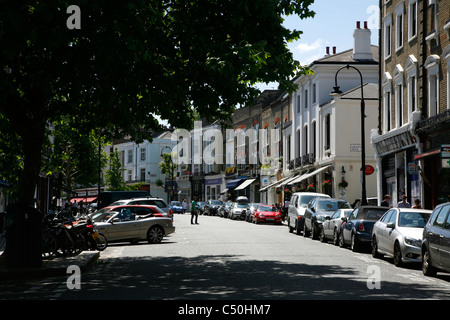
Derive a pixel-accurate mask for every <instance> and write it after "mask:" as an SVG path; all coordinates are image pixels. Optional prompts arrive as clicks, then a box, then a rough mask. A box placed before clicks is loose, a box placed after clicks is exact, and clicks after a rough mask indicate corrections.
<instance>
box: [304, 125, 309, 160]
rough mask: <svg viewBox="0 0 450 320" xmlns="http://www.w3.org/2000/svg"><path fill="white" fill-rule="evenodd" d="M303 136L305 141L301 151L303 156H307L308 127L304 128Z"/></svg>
mask: <svg viewBox="0 0 450 320" xmlns="http://www.w3.org/2000/svg"><path fill="white" fill-rule="evenodd" d="M304 130H305V131H304V132H305V134H304V135H303V138H304V139H305V141H303V143H304V149H303V151H304V152H303V154H305V155H306V154H307V153H308V126H305V129H304Z"/></svg>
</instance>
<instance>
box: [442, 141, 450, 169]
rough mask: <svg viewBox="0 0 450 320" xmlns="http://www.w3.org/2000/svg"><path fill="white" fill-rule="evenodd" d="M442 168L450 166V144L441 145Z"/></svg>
mask: <svg viewBox="0 0 450 320" xmlns="http://www.w3.org/2000/svg"><path fill="white" fill-rule="evenodd" d="M441 162H442V168H450V144H443V145H441Z"/></svg>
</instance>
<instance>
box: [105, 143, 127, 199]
mask: <svg viewBox="0 0 450 320" xmlns="http://www.w3.org/2000/svg"><path fill="white" fill-rule="evenodd" d="M123 171H124V169H122V164H121V163H120V158H119V152H118V151H117V150H114V153H113V154H111V155H110V157H109V169H108V170H106V185H107V186H108V190H109V191H121V190H125V186H126V184H125V181H124V180H123V178H122V173H123Z"/></svg>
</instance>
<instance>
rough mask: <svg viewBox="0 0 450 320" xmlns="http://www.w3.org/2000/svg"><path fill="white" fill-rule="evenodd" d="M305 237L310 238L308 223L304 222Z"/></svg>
mask: <svg viewBox="0 0 450 320" xmlns="http://www.w3.org/2000/svg"><path fill="white" fill-rule="evenodd" d="M303 236H304V237H309V232H308V229H307V228H306V222H303Z"/></svg>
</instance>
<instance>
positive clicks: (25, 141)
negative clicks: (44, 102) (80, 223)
mask: <svg viewBox="0 0 450 320" xmlns="http://www.w3.org/2000/svg"><path fill="white" fill-rule="evenodd" d="M21 126H23V127H22V128H21V129H20V130H18V131H19V134H20V135H21V137H22V145H23V154H24V158H23V173H22V179H21V180H20V190H19V194H18V201H17V203H15V204H11V205H8V207H7V210H6V226H7V229H6V236H7V242H6V248H5V252H4V258H5V264H6V266H7V267H11V268H22V267H39V266H41V264H42V218H43V215H42V213H41V212H40V211H39V210H37V209H35V208H34V192H35V188H36V184H37V182H38V179H39V172H40V170H41V153H42V146H43V141H44V135H45V120H44V119H43V118H40V119H33V120H29V121H26V120H24V121H23V123H22V124H21Z"/></svg>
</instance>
